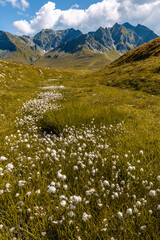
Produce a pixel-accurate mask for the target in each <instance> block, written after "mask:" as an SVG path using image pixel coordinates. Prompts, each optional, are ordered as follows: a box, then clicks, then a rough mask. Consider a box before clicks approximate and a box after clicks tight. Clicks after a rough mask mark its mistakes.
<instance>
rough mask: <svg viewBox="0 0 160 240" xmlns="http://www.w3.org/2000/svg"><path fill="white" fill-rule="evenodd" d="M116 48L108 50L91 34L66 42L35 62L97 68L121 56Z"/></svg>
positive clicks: (64, 66) (59, 65)
mask: <svg viewBox="0 0 160 240" xmlns="http://www.w3.org/2000/svg"><path fill="white" fill-rule="evenodd" d="M119 56H120V55H119V53H118V52H117V51H116V50H115V49H111V50H108V49H106V48H105V47H104V46H103V45H102V44H100V43H99V42H97V41H96V40H95V39H94V38H93V36H91V35H90V34H83V35H81V36H79V37H77V38H76V39H74V40H72V41H69V42H65V43H63V44H61V45H60V46H58V47H57V48H54V49H53V50H52V51H50V52H49V53H47V54H45V55H44V56H42V57H41V58H39V59H38V60H37V61H36V62H35V64H36V65H43V66H49V67H59V68H77V69H86V68H87V69H89V70H97V69H99V68H103V67H104V66H105V65H106V64H109V63H110V62H112V61H113V60H115V59H117V58H118V57H119Z"/></svg>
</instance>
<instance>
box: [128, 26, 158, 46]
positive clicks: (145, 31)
mask: <svg viewBox="0 0 160 240" xmlns="http://www.w3.org/2000/svg"><path fill="white" fill-rule="evenodd" d="M123 26H124V27H125V28H126V29H130V30H132V31H134V32H135V33H136V34H137V35H138V36H140V37H141V38H142V40H143V42H144V43H147V42H149V41H150V40H152V39H155V38H157V37H158V35H157V34H155V33H154V32H153V31H152V30H151V29H149V28H147V27H146V26H144V25H141V24H138V25H137V26H136V27H135V26H133V25H131V24H130V23H128V22H126V23H124V24H123Z"/></svg>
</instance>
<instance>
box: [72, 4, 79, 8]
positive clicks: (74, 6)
mask: <svg viewBox="0 0 160 240" xmlns="http://www.w3.org/2000/svg"><path fill="white" fill-rule="evenodd" d="M71 8H79V5H78V4H77V3H75V4H74V5H72V6H71Z"/></svg>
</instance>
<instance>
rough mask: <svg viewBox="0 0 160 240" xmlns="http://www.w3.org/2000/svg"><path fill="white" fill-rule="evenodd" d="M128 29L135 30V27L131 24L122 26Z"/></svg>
mask: <svg viewBox="0 0 160 240" xmlns="http://www.w3.org/2000/svg"><path fill="white" fill-rule="evenodd" d="M122 25H123V26H124V27H125V28H127V29H134V28H135V26H133V25H131V24H130V23H129V22H125V23H123V24H122Z"/></svg>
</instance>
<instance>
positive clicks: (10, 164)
mask: <svg viewBox="0 0 160 240" xmlns="http://www.w3.org/2000/svg"><path fill="white" fill-rule="evenodd" d="M6 168H7V169H8V170H9V171H11V170H12V169H13V168H14V166H13V164H12V163H8V164H7V165H6Z"/></svg>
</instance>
